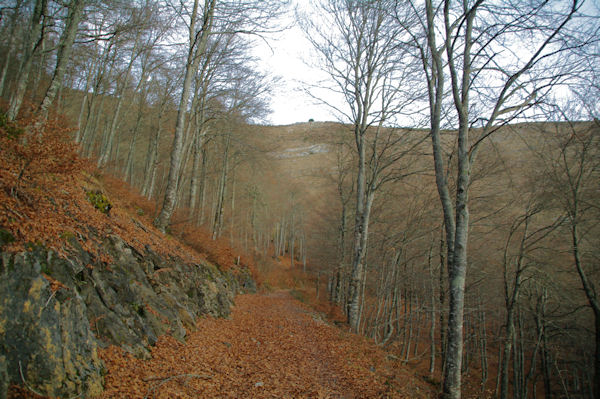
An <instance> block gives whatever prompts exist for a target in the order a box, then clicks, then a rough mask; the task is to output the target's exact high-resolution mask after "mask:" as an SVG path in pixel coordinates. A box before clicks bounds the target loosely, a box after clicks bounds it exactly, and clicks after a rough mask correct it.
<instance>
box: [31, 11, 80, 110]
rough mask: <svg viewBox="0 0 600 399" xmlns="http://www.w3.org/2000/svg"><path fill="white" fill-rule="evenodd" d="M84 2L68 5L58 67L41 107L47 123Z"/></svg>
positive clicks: (60, 43) (58, 55)
mask: <svg viewBox="0 0 600 399" xmlns="http://www.w3.org/2000/svg"><path fill="white" fill-rule="evenodd" d="M84 2H85V0H71V2H70V3H69V5H68V8H69V12H68V15H67V21H66V23H65V30H64V31H63V33H62V35H61V37H60V41H59V43H58V52H57V54H56V67H55V68H54V73H53V74H52V80H51V81H50V86H49V87H48V90H46V94H45V95H44V99H43V100H42V103H41V104H40V107H39V113H40V115H41V119H42V121H45V120H46V119H47V118H48V110H49V108H50V106H51V105H52V103H53V102H54V98H55V97H56V93H57V92H58V89H59V88H60V87H61V86H62V83H63V77H64V74H65V69H66V67H67V63H68V62H69V59H70V58H71V48H72V47H73V42H74V41H75V35H76V34H77V27H78V26H79V20H80V19H81V14H82V12H83V6H84Z"/></svg>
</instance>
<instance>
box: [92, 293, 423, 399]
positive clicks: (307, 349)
mask: <svg viewBox="0 0 600 399" xmlns="http://www.w3.org/2000/svg"><path fill="white" fill-rule="evenodd" d="M197 324H198V331H196V332H193V333H191V334H190V335H189V336H188V338H187V342H186V343H185V344H182V343H180V342H178V341H177V340H175V339H174V338H172V337H162V338H160V339H159V342H158V343H157V345H156V347H154V348H153V350H152V358H151V359H149V360H143V359H135V358H133V357H131V356H130V355H127V354H125V353H124V352H123V351H121V350H119V349H116V348H109V349H108V350H105V351H103V352H102V354H101V356H102V358H103V359H104V361H105V364H106V366H107V369H108V374H107V376H106V382H107V385H106V392H105V393H104V395H103V396H102V397H103V398H120V397H131V398H143V397H144V396H145V395H148V394H149V393H150V395H149V397H153V395H155V397H156V398H174V397H182V398H199V397H210V398H212V397H218V398H241V397H244V398H274V397H276V398H341V397H344V398H387V397H389V398H404V397H406V398H412V397H414V398H419V397H422V398H425V397H430V396H429V394H430V393H431V392H430V387H428V385H427V384H426V383H424V382H423V381H421V380H419V379H418V378H416V377H415V376H414V375H411V374H410V373H404V374H401V375H402V377H403V379H404V380H403V381H395V382H394V383H392V382H391V381H392V380H393V378H394V375H397V374H398V373H397V372H398V371H400V370H399V369H398V367H403V366H400V365H398V364H393V363H391V362H390V361H389V360H388V359H387V358H386V354H385V352H383V351H382V350H380V349H379V348H377V347H376V346H374V345H373V344H372V343H370V342H369V341H368V340H366V339H365V338H363V337H359V336H356V335H353V334H349V333H344V332H342V331H340V330H339V329H337V328H335V327H332V326H330V325H328V324H326V323H323V322H316V321H315V318H314V315H313V314H312V313H311V311H310V310H309V308H307V307H305V306H303V305H302V304H300V303H299V302H297V301H295V300H293V299H292V298H291V297H290V295H289V294H287V293H285V292H276V293H273V294H271V295H268V296H262V295H241V296H238V297H237V299H236V306H235V308H234V310H233V313H232V315H231V318H230V320H225V319H214V318H211V317H208V318H205V319H201V320H199V321H198V323H197ZM373 370H375V371H373ZM186 376H187V377H186ZM191 376H203V377H206V378H196V377H191ZM157 383H160V384H161V385H160V386H158V384H157ZM403 385H406V386H409V387H415V386H417V387H419V388H420V390H419V391H418V392H420V394H418V393H415V391H408V390H405V389H404V388H403ZM393 386H394V387H396V388H393Z"/></svg>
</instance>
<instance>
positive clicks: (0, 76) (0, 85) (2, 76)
mask: <svg viewBox="0 0 600 399" xmlns="http://www.w3.org/2000/svg"><path fill="white" fill-rule="evenodd" d="M22 4H23V0H17V2H16V4H15V8H14V10H13V14H12V15H11V18H10V22H9V25H10V31H9V32H8V43H7V44H6V46H7V51H6V55H5V58H4V65H3V66H2V72H0V96H2V94H3V93H4V85H5V83H6V75H7V73H8V66H9V65H10V61H11V58H12V55H13V51H14V45H15V38H16V34H15V32H16V29H17V25H18V24H17V20H18V19H19V13H20V12H21V5H22Z"/></svg>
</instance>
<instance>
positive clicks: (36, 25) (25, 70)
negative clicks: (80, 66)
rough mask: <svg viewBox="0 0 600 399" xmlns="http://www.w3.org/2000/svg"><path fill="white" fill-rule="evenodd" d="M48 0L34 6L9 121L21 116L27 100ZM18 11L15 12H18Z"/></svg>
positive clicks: (38, 0) (37, 1) (42, 39)
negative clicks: (27, 90) (26, 94)
mask: <svg viewBox="0 0 600 399" xmlns="http://www.w3.org/2000/svg"><path fill="white" fill-rule="evenodd" d="M47 9H48V0H36V1H35V3H34V5H33V12H32V14H31V17H30V20H29V29H28V31H27V35H26V37H25V42H24V44H23V51H22V53H21V61H20V65H19V69H18V71H17V78H16V79H15V80H16V83H15V88H14V91H13V93H12V95H11V97H10V104H9V107H8V111H7V112H6V115H7V117H8V119H9V120H13V119H15V118H16V117H17V115H18V114H19V110H20V109H21V105H22V104H23V99H24V98H25V90H26V89H27V83H28V82H29V75H30V72H31V66H32V65H33V58H34V56H35V54H36V53H37V52H38V51H39V49H40V48H41V46H42V42H43V41H44V16H45V15H46V13H47ZM17 11H18V10H15V12H17Z"/></svg>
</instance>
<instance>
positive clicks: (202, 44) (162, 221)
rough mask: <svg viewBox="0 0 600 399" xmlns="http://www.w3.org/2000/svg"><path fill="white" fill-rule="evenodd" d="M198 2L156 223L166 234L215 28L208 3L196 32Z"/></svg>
mask: <svg viewBox="0 0 600 399" xmlns="http://www.w3.org/2000/svg"><path fill="white" fill-rule="evenodd" d="M198 1H199V0H194V6H193V9H192V15H191V20H190V29H189V49H188V56H187V62H186V66H185V75H184V80H183V89H182V91H181V98H180V101H179V109H178V110H177V122H176V123H175V134H174V136H173V147H172V149H171V162H170V166H169V177H168V179H167V188H166V190H165V197H164V201H163V205H162V208H161V210H160V214H159V215H158V216H157V218H156V220H155V221H154V225H155V226H156V227H157V228H158V229H159V230H161V231H165V229H166V227H167V225H168V224H169V221H170V220H171V216H172V215H173V211H174V210H175V203H176V201H177V181H178V179H179V169H180V166H181V155H182V150H183V141H184V137H183V136H184V132H185V119H186V118H185V116H186V113H187V107H188V101H189V98H190V93H191V87H192V79H193V77H194V74H195V73H196V71H197V70H198V64H199V62H200V59H201V57H200V55H201V54H202V53H203V52H204V50H205V49H206V46H207V43H208V36H209V34H210V30H211V28H212V23H213V14H214V9H215V5H216V2H217V0H205V2H204V16H203V21H202V27H201V29H200V31H199V32H196V30H195V27H196V21H197V14H198Z"/></svg>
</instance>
